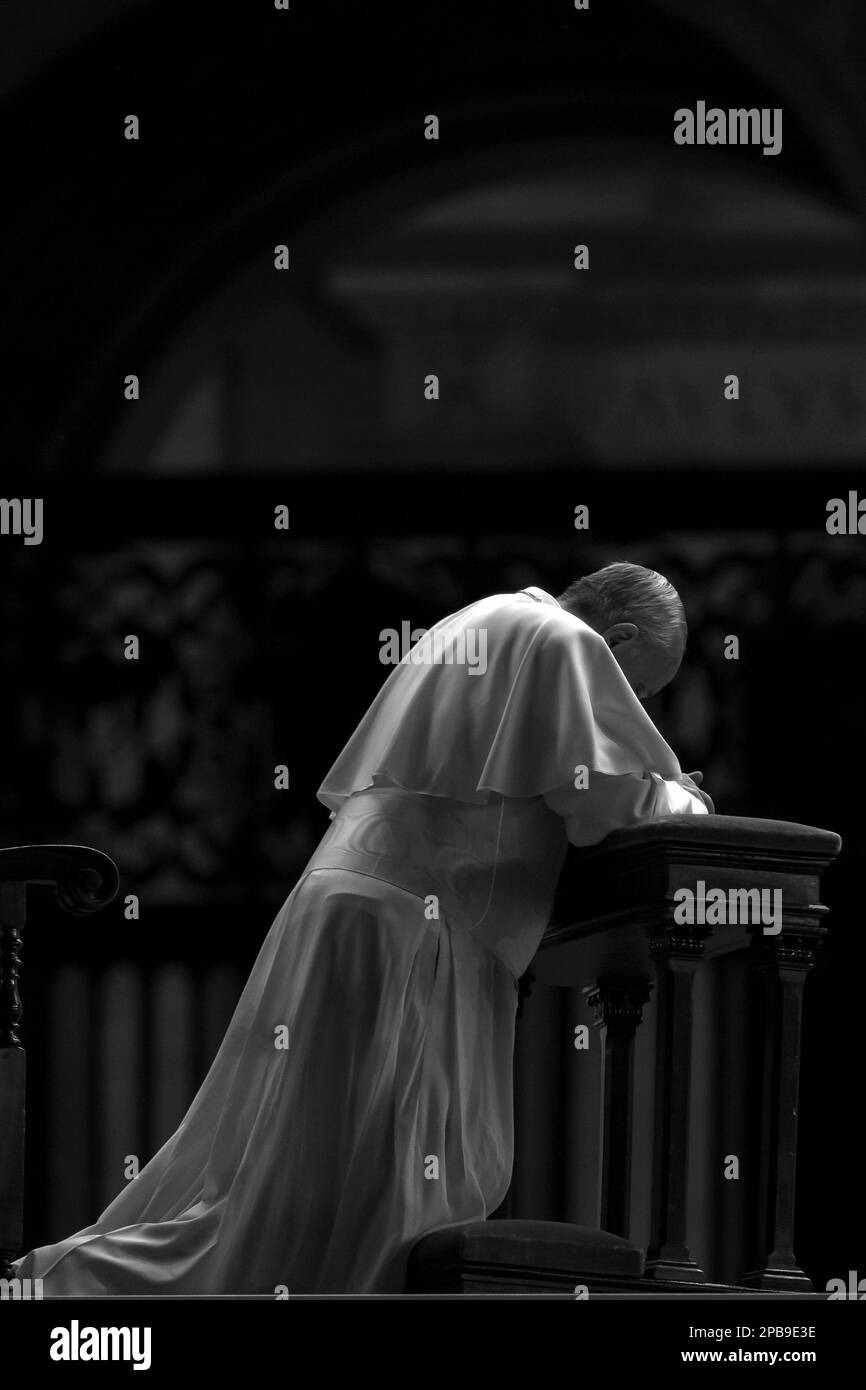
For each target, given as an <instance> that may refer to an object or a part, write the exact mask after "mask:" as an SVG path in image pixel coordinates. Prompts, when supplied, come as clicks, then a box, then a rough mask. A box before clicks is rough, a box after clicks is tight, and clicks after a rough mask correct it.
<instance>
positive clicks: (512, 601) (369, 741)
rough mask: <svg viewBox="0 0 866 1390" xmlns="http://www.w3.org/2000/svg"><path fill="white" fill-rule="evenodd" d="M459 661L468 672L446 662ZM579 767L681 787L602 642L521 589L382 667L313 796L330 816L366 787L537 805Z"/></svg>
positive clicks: (547, 599)
mask: <svg viewBox="0 0 866 1390" xmlns="http://www.w3.org/2000/svg"><path fill="white" fill-rule="evenodd" d="M461 651H462V652H464V654H465V653H468V654H470V656H471V658H472V660H474V661H475V662H476V669H474V670H473V667H472V665H471V664H469V663H468V662H466V661H464V662H463V663H462V664H461V663H460V662H459V657H460V654H461ZM449 652H450V655H451V658H452V659H451V660H448V654H449ZM482 656H483V657H484V658H485V660H484V662H482V661H481V660H480V659H479V658H481V657H482ZM437 657H438V659H437ZM482 665H483V666H484V669H482ZM581 765H582V766H585V767H586V768H588V769H589V771H590V772H597V773H601V774H604V775H606V776H623V775H626V774H636V775H638V776H644V775H646V774H648V773H654V774H656V775H657V776H658V777H661V778H664V779H673V780H675V781H678V782H679V781H681V780H682V781H685V782H686V783H688V779H684V778H683V774H682V772H681V769H680V765H679V763H678V761H677V759H676V757H675V755H674V753H673V751H672V749H671V748H670V747H669V746H668V744H667V743H666V742H665V740H664V739H663V738H662V736H661V734H660V733H659V731H658V730H657V729H656V727H655V725H654V724H653V722H652V720H651V719H650V718H649V715H648V714H647V713H646V711H645V709H644V707H643V705H642V704H641V702H640V700H638V698H637V696H636V695H635V694H634V692H633V691H632V689H631V687H630V686H629V684H628V681H627V680H626V678H625V676H624V675H623V673H622V671H621V670H620V667H619V665H618V664H617V662H616V660H615V658H614V656H613V654H612V652H611V651H610V648H609V647H608V646H607V644H606V642H605V641H604V639H603V638H602V637H601V636H600V635H599V634H598V633H596V632H595V631H594V630H593V629H592V628H590V627H588V626H587V624H586V623H584V622H582V621H581V619H580V618H577V617H574V616H573V615H572V614H570V613H568V612H566V611H565V609H563V608H561V607H560V605H559V604H558V603H557V602H556V600H555V599H554V598H552V597H551V596H550V595H549V594H546V593H545V592H544V591H543V590H541V589H536V588H531V589H528V590H524V591H523V592H521V593H518V594H494V595H492V596H491V597H489V598H484V599H481V600H480V601H479V602H477V603H473V604H469V605H468V606H467V607H466V608H462V609H461V610H460V611H459V612H457V613H454V614H452V615H451V616H450V617H447V618H443V619H442V621H441V622H439V623H437V624H436V625H435V627H433V628H431V629H430V630H429V632H428V633H427V634H426V636H425V637H423V638H422V639H421V641H420V642H418V643H416V645H415V646H414V647H413V648H412V650H411V652H410V653H408V654H407V655H406V656H404V657H403V658H402V660H401V661H400V663H399V664H398V665H397V666H395V668H394V670H393V671H392V673H391V675H390V676H389V678H388V679H387V680H386V682H385V684H384V685H383V687H382V689H381V690H380V692H379V694H378V696H377V697H376V699H375V700H374V701H373V703H372V705H371V706H370V708H369V710H368V711H367V713H366V714H365V716H364V718H363V719H362V720H361V722H360V724H359V725H358V727H357V729H356V730H355V733H354V734H353V735H352V737H351V738H350V739H349V742H348V743H347V744H346V746H345V748H344V749H343V751H342V753H341V754H340V756H339V757H338V758H337V761H336V762H335V763H334V765H333V767H332V768H331V770H330V772H329V773H328V775H327V777H326V778H325V780H324V782H323V783H322V785H321V787H320V788H319V791H318V793H317V795H318V799H319V800H320V801H322V802H323V803H324V804H325V805H326V806H327V807H329V808H330V809H331V810H332V811H336V810H337V809H338V808H339V806H340V805H341V804H342V802H343V801H345V799H346V798H347V797H348V796H350V795H351V794H352V793H353V792H356V791H362V790H364V789H365V788H368V787H374V786H377V785H397V786H399V787H404V788H406V789H407V790H410V791H416V792H421V793H425V794H427V795H429V796H442V797H451V798H454V799H456V800H459V801H467V802H475V803H486V802H488V801H489V800H490V799H491V794H492V793H499V794H501V795H502V796H509V797H532V796H542V795H544V794H545V793H546V792H550V791H553V790H555V789H556V788H562V787H563V786H565V785H566V784H570V783H571V782H572V781H573V778H574V770H575V768H577V767H578V766H581ZM699 809H700V810H703V807H702V806H700V807H699Z"/></svg>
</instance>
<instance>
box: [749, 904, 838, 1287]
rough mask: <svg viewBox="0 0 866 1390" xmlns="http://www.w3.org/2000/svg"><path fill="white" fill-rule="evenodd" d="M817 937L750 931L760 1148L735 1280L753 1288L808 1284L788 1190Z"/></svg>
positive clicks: (794, 1155)
mask: <svg viewBox="0 0 866 1390" xmlns="http://www.w3.org/2000/svg"><path fill="white" fill-rule="evenodd" d="M820 935H823V930H822V929H821V928H813V929H812V931H811V932H809V933H808V934H806V933H804V932H802V931H801V932H797V931H796V930H794V931H790V932H789V931H786V930H785V929H784V928H783V931H782V933H781V935H779V936H773V937H766V936H762V935H761V934H759V933H757V932H756V933H755V935H754V937H753V944H752V952H753V956H754V963H755V969H756V973H757V977H758V981H757V982H758V995H759V998H760V1000H761V1004H762V1016H763V1039H762V1053H763V1055H762V1059H761V1060H762V1067H761V1107H760V1115H761V1147H760V1175H759V1179H758V1181H759V1189H758V1191H759V1195H758V1211H757V1221H756V1231H755V1261H754V1265H753V1267H752V1268H751V1269H750V1270H749V1271H748V1273H746V1274H745V1275H743V1278H742V1280H741V1282H742V1283H743V1284H746V1285H748V1286H750V1287H754V1288H760V1289H791V1290H793V1291H797V1290H799V1291H802V1292H806V1293H808V1292H809V1291H810V1290H811V1288H812V1282H811V1280H810V1279H809V1278H808V1276H807V1275H806V1274H804V1272H803V1270H802V1269H800V1267H799V1265H798V1264H797V1261H796V1258H795V1256H794V1194H795V1189H796V1169H797V1113H798V1100H799V1091H800V1053H801V1044H802V1016H803V988H804V985H805V983H806V975H807V974H808V972H809V971H810V970H811V969H812V967H813V965H814V963H815V958H816V955H817V949H818V946H819V945H820Z"/></svg>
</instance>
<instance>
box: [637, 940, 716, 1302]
mask: <svg viewBox="0 0 866 1390" xmlns="http://www.w3.org/2000/svg"><path fill="white" fill-rule="evenodd" d="M705 935H707V932H706V929H705V930H704V931H700V930H699V929H697V928H693V929H691V930H689V929H687V928H686V929H684V928H683V927H679V928H677V929H675V930H673V931H666V930H656V931H653V932H652V933H651V935H650V952H651V954H652V956H653V959H654V960H655V962H656V967H657V970H658V982H657V986H656V999H657V1009H658V1022H657V1025H656V1068H655V1124H654V1142H653V1192H652V1218H651V1225H650V1242H649V1247H648V1249H647V1262H646V1269H645V1271H644V1277H645V1278H647V1279H686V1280H688V1281H690V1282H692V1283H695V1282H698V1283H700V1282H702V1281H703V1279H704V1278H705V1275H704V1272H703V1270H702V1269H701V1268H700V1266H699V1265H698V1263H697V1261H696V1260H694V1259H693V1258H692V1254H691V1251H690V1250H689V1247H688V1245H687V1243H686V1217H687V1212H688V1206H687V1199H688V1186H689V1115H690V1107H691V1077H692V1030H693V1012H692V996H693V992H694V980H695V971H696V970H697V968H698V965H699V964H700V962H701V959H702V957H703V953H704V943H703V937H704V936H705Z"/></svg>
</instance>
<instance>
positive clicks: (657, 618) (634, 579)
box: [557, 561, 688, 650]
mask: <svg viewBox="0 0 866 1390" xmlns="http://www.w3.org/2000/svg"><path fill="white" fill-rule="evenodd" d="M557 599H558V602H559V603H561V604H562V607H563V608H566V609H568V611H569V612H570V613H574V614H575V615H576V617H578V618H582V619H583V621H584V622H585V623H588V624H589V626H590V627H593V628H595V629H596V631H597V632H606V631H607V629H608V628H609V627H613V626H614V624H615V623H634V624H635V626H636V627H637V628H639V629H640V631H641V632H642V633H643V634H644V635H645V636H646V637H647V638H648V639H649V641H650V642H654V643H656V644H657V645H658V646H662V647H666V648H668V649H669V650H670V649H672V648H674V649H675V648H677V647H678V646H679V645H680V643H681V644H682V646H683V647H685V644H686V637H687V636H688V627H687V625H686V614H685V609H684V608H683V605H682V603H681V601H680V596H679V594H678V593H677V591H676V589H675V588H674V586H673V584H671V583H670V581H669V580H667V579H665V577H664V575H663V574H657V573H656V571H655V570H649V569H645V568H644V566H643V565H629V564H626V563H625V562H624V561H618V562H617V563H616V564H613V565H605V567H604V569H600V570H596V571H595V573H594V574H587V575H585V576H584V578H583V579H575V581H574V583H573V584H569V586H568V588H567V589H565V590H564V591H563V592H562V593H561V594H558V595H557Z"/></svg>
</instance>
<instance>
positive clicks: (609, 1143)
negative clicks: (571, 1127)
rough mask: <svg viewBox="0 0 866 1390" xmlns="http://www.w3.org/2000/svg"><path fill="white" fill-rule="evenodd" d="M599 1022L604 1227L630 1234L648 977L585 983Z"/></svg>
mask: <svg viewBox="0 0 866 1390" xmlns="http://www.w3.org/2000/svg"><path fill="white" fill-rule="evenodd" d="M583 993H584V995H585V996H586V1002H587V1003H588V1004H589V1006H590V1008H591V1009H592V1010H593V1011H594V1013H595V1026H596V1027H597V1028H601V1029H602V1030H603V1031H604V1054H603V1057H602V1067H603V1078H604V1080H603V1087H604V1089H603V1109H602V1134H601V1229H602V1230H603V1231H609V1232H610V1233H611V1234H612V1235H616V1236H627V1235H628V1226H629V1214H630V1213H629V1207H630V1199H631V1141H632V1113H633V1097H634V1035H635V1030H636V1029H637V1026H638V1024H639V1023H640V1022H641V1021H642V1019H643V1006H644V1004H646V1003H647V1001H648V999H649V996H650V986H649V983H648V981H646V980H613V979H599V980H596V981H595V983H594V984H592V985H586V986H584V990H583Z"/></svg>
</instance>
